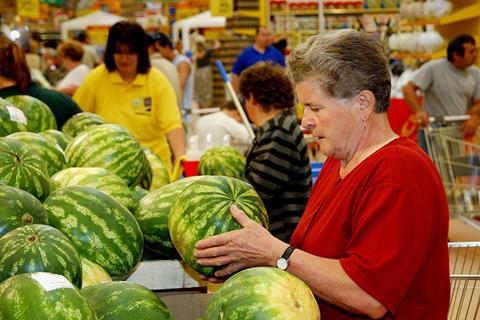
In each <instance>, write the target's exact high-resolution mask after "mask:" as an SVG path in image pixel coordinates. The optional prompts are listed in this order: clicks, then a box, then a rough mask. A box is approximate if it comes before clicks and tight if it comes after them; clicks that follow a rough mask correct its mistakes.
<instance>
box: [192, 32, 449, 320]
mask: <svg viewBox="0 0 480 320" xmlns="http://www.w3.org/2000/svg"><path fill="white" fill-rule="evenodd" d="M288 66H289V67H288V73H289V75H290V77H291V78H292V80H293V81H294V83H295V88H296V92H297V96H298V98H299V100H300V102H301V103H302V104H303V105H304V106H305V113H304V115H303V118H302V126H304V127H305V128H307V129H309V130H311V131H312V134H313V136H314V137H316V138H318V139H319V144H320V148H321V150H322V152H324V153H325V154H326V155H327V156H328V159H327V160H326V162H325V164H324V166H323V168H322V171H321V172H320V175H319V177H318V180H317V181H316V183H315V186H314V187H313V190H312V193H311V196H310V200H309V202H308V204H307V207H306V209H305V212H304V214H303V216H302V219H301V220H300V223H299V224H298V227H297V229H296V230H295V233H294V234H293V236H292V239H291V241H290V246H291V248H289V244H287V243H284V242H282V241H280V240H278V239H276V238H274V237H273V236H272V235H271V234H270V233H268V232H267V231H266V230H265V229H264V228H262V227H261V226H260V225H259V224H257V223H255V222H254V221H253V220H251V219H249V218H248V217H247V216H246V215H245V213H243V212H241V211H239V210H238V208H236V207H235V206H233V207H232V209H231V211H232V215H233V217H234V218H235V219H236V220H237V221H238V222H239V223H240V224H241V225H242V226H243V229H240V230H237V231H232V232H229V233H225V234H222V235H217V236H214V237H211V238H208V239H206V240H203V241H199V242H198V243H197V245H196V251H195V252H194V254H195V256H196V257H197V259H198V261H197V262H198V263H199V264H200V265H203V266H207V265H210V266H219V265H224V266H225V267H224V268H223V269H221V270H219V271H217V272H216V274H215V275H216V276H217V277H225V276H228V275H231V274H232V273H234V272H236V271H238V270H241V269H244V268H248V267H253V266H264V265H265V266H272V267H274V266H277V267H279V268H283V269H286V270H287V271H288V272H290V273H291V274H293V275H295V276H297V277H299V278H300V279H302V280H303V281H304V282H305V283H306V284H307V285H309V286H310V288H311V289H312V290H313V292H314V294H315V295H316V297H317V301H318V303H319V306H320V312H321V315H322V320H331V319H334V320H343V319H365V318H367V317H370V318H375V319H379V318H382V319H396V320H415V319H418V320H420V319H422V320H423V319H447V313H448V307H449V296H450V280H449V257H448V222H449V216H448V205H447V201H446V197H445V191H444V187H443V185H442V181H441V179H440V177H439V175H438V172H437V169H436V168H435V166H434V164H433V163H432V161H431V160H430V158H428V156H427V155H426V154H425V153H424V152H423V151H422V150H421V149H420V148H419V147H418V146H417V145H416V144H415V143H414V142H412V141H410V140H409V139H408V138H399V137H398V136H397V135H396V134H395V133H394V132H393V131H392V130H391V128H390V126H389V124H388V119H387V111H388V107H389V103H390V87H391V85H390V70H389V68H388V64H387V61H386V58H385V55H384V53H383V47H382V44H381V43H380V42H379V41H378V40H376V39H374V38H373V37H372V36H370V35H368V34H366V33H362V32H357V31H354V30H338V31H327V32H322V33H320V34H318V35H315V36H312V37H310V38H308V40H307V41H306V42H305V43H303V44H300V45H299V46H297V47H296V48H295V49H294V50H293V52H292V54H291V55H290V57H289V58H288ZM242 77H243V75H242ZM278 200H280V199H278ZM287 248H288V249H287ZM293 248H295V249H294V250H293V252H292V251H291V250H292V249H293ZM282 253H283V254H282ZM289 254H290V256H289V259H288V255H289ZM282 256H284V259H279V258H280V257H282ZM279 260H280V261H279ZM277 261H278V264H277ZM210 280H213V281H218V279H210Z"/></svg>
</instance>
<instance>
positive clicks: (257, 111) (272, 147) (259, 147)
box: [239, 62, 312, 241]
mask: <svg viewBox="0 0 480 320" xmlns="http://www.w3.org/2000/svg"><path fill="white" fill-rule="evenodd" d="M239 89H240V93H241V95H242V96H243V97H244V99H245V109H246V111H247V114H248V117H249V118H250V121H252V122H253V124H254V125H255V126H256V127H257V128H258V131H257V133H256V136H255V139H254V140H253V143H252V147H251V148H250V150H249V151H248V152H247V161H246V170H245V178H246V179H247V181H248V182H250V183H251V184H252V186H253V187H254V188H255V190H256V191H257V192H258V194H259V195H260V198H262V201H263V203H264V204H265V207H266V208H267V212H268V217H269V224H270V232H271V233H272V234H273V235H274V236H275V237H277V238H278V239H281V240H284V241H288V240H289V239H290V236H291V235H292V233H293V230H295V227H296V226H297V224H298V221H299V220H300V217H301V215H302V213H303V210H304V209H305V205H306V204H307V200H308V194H309V191H310V188H311V185H312V174H311V170H310V161H309V158H308V153H307V145H306V143H305V140H304V139H303V133H302V132H301V130H300V124H299V123H298V120H297V117H296V116H295V115H294V113H293V112H292V111H293V108H294V93H293V87H292V84H291V82H290V80H289V79H287V78H286V77H285V75H284V70H283V69H282V68H280V67H279V66H272V65H271V64H267V63H263V62H259V63H257V64H255V65H254V66H252V67H249V68H247V69H245V70H244V71H243V72H242V74H241V75H240V79H239Z"/></svg>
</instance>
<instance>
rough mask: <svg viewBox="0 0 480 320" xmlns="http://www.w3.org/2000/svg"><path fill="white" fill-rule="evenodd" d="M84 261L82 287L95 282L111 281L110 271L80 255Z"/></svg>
mask: <svg viewBox="0 0 480 320" xmlns="http://www.w3.org/2000/svg"><path fill="white" fill-rule="evenodd" d="M80 260H81V261H82V289H83V288H86V287H88V286H91V285H93V284H97V283H104V282H111V281H112V278H110V276H109V275H108V273H107V272H106V271H105V270H104V269H103V268H102V267H100V266H99V265H98V264H96V263H95V262H92V261H90V260H88V259H87V258H84V257H80Z"/></svg>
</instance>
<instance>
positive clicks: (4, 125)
mask: <svg viewBox="0 0 480 320" xmlns="http://www.w3.org/2000/svg"><path fill="white" fill-rule="evenodd" d="M7 106H8V107H14V108H17V107H16V106H14V105H13V104H12V103H11V102H10V101H8V100H5V99H2V98H0V137H5V136H8V135H9V134H12V133H14V132H23V131H27V125H26V124H23V123H21V122H17V121H14V120H12V119H11V116H10V112H9V111H8V109H7ZM17 109H18V108H17Z"/></svg>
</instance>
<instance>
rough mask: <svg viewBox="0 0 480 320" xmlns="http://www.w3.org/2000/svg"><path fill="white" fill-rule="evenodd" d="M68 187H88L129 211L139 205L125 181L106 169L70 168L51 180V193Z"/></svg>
mask: <svg viewBox="0 0 480 320" xmlns="http://www.w3.org/2000/svg"><path fill="white" fill-rule="evenodd" d="M68 186H86V187H92V188H95V189H97V190H100V191H103V192H105V193H106V194H108V195H109V196H111V197H113V198H115V199H116V200H117V201H118V202H120V203H121V204H122V205H124V206H125V207H126V208H127V209H129V210H133V209H134V208H135V207H136V205H137V203H136V201H135V199H134V198H133V192H132V190H131V189H130V188H129V187H128V186H127V183H126V182H125V180H123V179H122V178H120V177H119V176H117V175H114V174H113V173H112V172H110V171H108V170H107V169H104V168H68V169H65V170H62V171H60V172H57V173H56V174H54V175H53V176H52V177H51V179H50V187H51V192H53V191H55V190H57V189H60V188H64V187H68Z"/></svg>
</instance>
